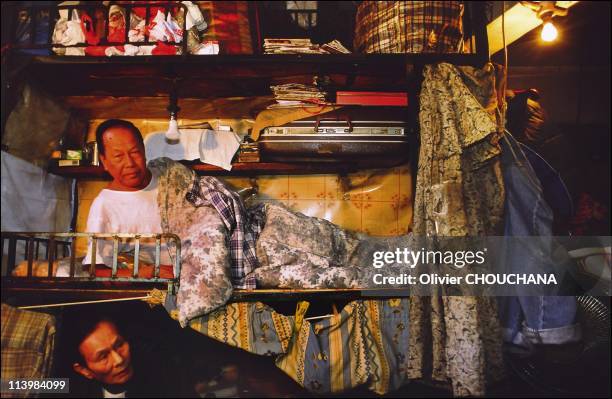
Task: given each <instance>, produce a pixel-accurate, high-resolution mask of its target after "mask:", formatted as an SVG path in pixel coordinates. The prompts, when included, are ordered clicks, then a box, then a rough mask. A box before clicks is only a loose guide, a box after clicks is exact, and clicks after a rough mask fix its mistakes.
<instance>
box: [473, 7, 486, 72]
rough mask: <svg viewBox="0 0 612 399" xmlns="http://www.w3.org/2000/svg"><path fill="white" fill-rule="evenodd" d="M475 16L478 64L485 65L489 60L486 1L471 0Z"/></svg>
mask: <svg viewBox="0 0 612 399" xmlns="http://www.w3.org/2000/svg"><path fill="white" fill-rule="evenodd" d="M471 3H472V4H471V5H472V7H473V14H472V15H473V16H474V21H473V22H474V27H475V29H474V35H475V36H476V59H477V63H478V65H477V66H482V65H484V64H485V63H486V62H487V61H488V60H489V39H488V35H487V22H486V15H485V13H486V8H485V6H486V2H481V1H475V2H471Z"/></svg>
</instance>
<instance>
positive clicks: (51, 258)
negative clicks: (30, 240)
mask: <svg viewBox="0 0 612 399" xmlns="http://www.w3.org/2000/svg"><path fill="white" fill-rule="evenodd" d="M56 245H57V243H56V242H55V239H54V238H50V239H49V242H48V243H47V249H48V252H49V256H48V258H47V259H48V261H49V265H48V269H47V276H49V277H54V276H53V261H54V260H55V252H56Z"/></svg>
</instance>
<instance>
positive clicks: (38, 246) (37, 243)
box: [35, 241, 40, 260]
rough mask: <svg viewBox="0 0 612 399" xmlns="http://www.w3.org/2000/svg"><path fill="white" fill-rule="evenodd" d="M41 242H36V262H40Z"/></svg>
mask: <svg viewBox="0 0 612 399" xmlns="http://www.w3.org/2000/svg"><path fill="white" fill-rule="evenodd" d="M39 244H40V242H38V241H36V258H35V259H36V260H38V255H39V250H40V245H39Z"/></svg>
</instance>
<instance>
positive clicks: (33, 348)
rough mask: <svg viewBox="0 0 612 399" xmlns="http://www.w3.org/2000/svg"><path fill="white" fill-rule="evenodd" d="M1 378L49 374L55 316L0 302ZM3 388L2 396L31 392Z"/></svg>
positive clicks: (18, 395) (38, 377)
mask: <svg viewBox="0 0 612 399" xmlns="http://www.w3.org/2000/svg"><path fill="white" fill-rule="evenodd" d="M1 330H2V362H1V365H2V366H1V370H2V377H1V378H2V380H8V379H16V378H33V379H34V378H35V379H40V378H48V377H49V376H50V372H51V367H52V365H53V348H54V344H55V318H54V317H53V316H51V315H48V314H44V313H37V312H30V311H26V310H18V309H16V308H14V307H12V306H9V305H7V304H4V303H3V304H2V327H1ZM31 395H32V394H31V393H30V392H28V391H22V392H19V393H17V394H15V393H10V392H2V397H25V396H31Z"/></svg>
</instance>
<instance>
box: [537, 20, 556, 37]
mask: <svg viewBox="0 0 612 399" xmlns="http://www.w3.org/2000/svg"><path fill="white" fill-rule="evenodd" d="M557 33H558V32H557V28H555V25H553V23H552V22H550V21H548V22H544V26H542V33H541V37H542V40H543V41H545V42H552V41H554V40H555V39H556V38H557Z"/></svg>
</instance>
